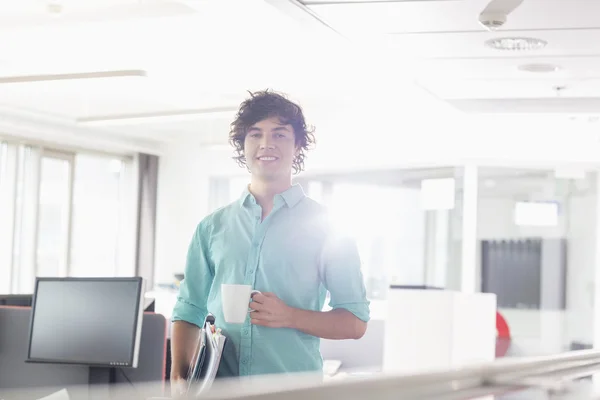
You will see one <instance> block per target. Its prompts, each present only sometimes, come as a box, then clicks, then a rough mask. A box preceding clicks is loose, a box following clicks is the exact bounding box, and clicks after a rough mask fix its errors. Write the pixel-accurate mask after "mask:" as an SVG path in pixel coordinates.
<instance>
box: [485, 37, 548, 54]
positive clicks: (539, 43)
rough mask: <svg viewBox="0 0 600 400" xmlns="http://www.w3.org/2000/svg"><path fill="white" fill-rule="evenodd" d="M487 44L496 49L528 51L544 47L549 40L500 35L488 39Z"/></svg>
mask: <svg viewBox="0 0 600 400" xmlns="http://www.w3.org/2000/svg"><path fill="white" fill-rule="evenodd" d="M485 45H486V46H487V47H491V48H492V49H495V50H510V51H526V50H540V49H543V48H544V47H546V46H547V45H548V42H546V41H545V40H542V39H536V38H528V37H500V38H494V39H490V40H486V42H485Z"/></svg>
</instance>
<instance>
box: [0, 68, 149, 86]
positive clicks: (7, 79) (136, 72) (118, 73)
mask: <svg viewBox="0 0 600 400" xmlns="http://www.w3.org/2000/svg"><path fill="white" fill-rule="evenodd" d="M132 76H133V77H135V76H137V77H145V76H146V71H144V70H141V69H125V70H115V71H93V72H76V73H65V74H42V75H16V76H0V83H32V82H47V81H63V80H75V79H99V78H124V77H132Z"/></svg>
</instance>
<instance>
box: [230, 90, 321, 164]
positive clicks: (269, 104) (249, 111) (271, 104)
mask: <svg viewBox="0 0 600 400" xmlns="http://www.w3.org/2000/svg"><path fill="white" fill-rule="evenodd" d="M249 93H250V98H248V99H247V100H245V101H244V102H243V103H242V104H241V105H240V109H239V111H238V113H237V115H236V118H235V120H234V121H233V122H232V123H231V130H230V131H229V143H230V144H231V145H232V146H233V147H234V149H235V150H234V151H235V156H234V157H233V159H234V160H236V161H237V163H238V164H239V165H240V167H246V168H247V165H246V157H245V155H244V140H245V139H246V133H247V132H248V129H249V128H250V127H252V126H253V125H254V124H256V123H257V122H260V121H263V120H265V119H267V118H273V117H277V118H279V120H280V122H281V123H282V124H286V125H288V124H289V125H291V126H292V128H294V138H295V141H296V145H297V146H298V147H299V151H298V155H296V157H295V158H294V161H293V165H292V168H293V169H294V174H298V173H299V172H302V171H303V170H304V158H305V157H306V152H307V151H308V150H309V149H310V148H311V147H312V146H313V145H314V144H315V136H314V128H312V127H309V126H307V125H306V121H305V120H304V114H303V113H302V108H300V106H299V105H297V104H295V103H293V102H291V101H290V100H288V99H287V98H286V96H285V95H283V94H281V93H276V92H273V91H269V90H264V91H259V92H254V93H252V92H249Z"/></svg>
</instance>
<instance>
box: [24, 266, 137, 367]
mask: <svg viewBox="0 0 600 400" xmlns="http://www.w3.org/2000/svg"><path fill="white" fill-rule="evenodd" d="M143 296H144V282H143V279H142V278H139V277H134V278H37V279H36V283H35V291H34V297H33V306H32V312H31V323H30V331H29V349H28V354H27V360H26V361H27V362H38V363H56V364H83V365H87V366H91V367H109V368H110V367H132V368H135V367H137V362H138V353H139V346H140V336H141V330H142V319H143V311H144V301H143Z"/></svg>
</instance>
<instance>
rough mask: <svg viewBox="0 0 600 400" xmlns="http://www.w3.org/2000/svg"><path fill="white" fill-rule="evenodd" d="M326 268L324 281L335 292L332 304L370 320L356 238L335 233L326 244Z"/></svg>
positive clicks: (324, 258) (364, 319) (335, 307)
mask: <svg viewBox="0 0 600 400" xmlns="http://www.w3.org/2000/svg"><path fill="white" fill-rule="evenodd" d="M322 268H323V276H324V285H325V287H326V289H327V290H328V291H329V293H330V296H331V297H330V301H329V306H330V307H331V308H332V309H340V308H342V309H345V310H348V311H350V312H351V313H352V314H354V315H355V316H356V317H357V318H358V319H360V320H362V321H364V322H368V321H369V319H370V309H369V304H370V303H369V301H368V300H367V291H366V288H365V283H364V279H363V275H362V271H361V263H360V256H359V254H358V249H357V247H356V243H355V242H354V240H353V239H351V238H349V237H345V236H340V235H332V237H331V238H330V239H329V240H328V241H327V243H326V245H325V248H324V252H323V260H322Z"/></svg>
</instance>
